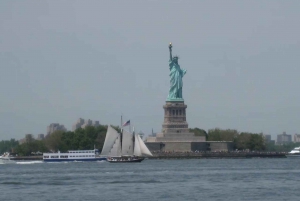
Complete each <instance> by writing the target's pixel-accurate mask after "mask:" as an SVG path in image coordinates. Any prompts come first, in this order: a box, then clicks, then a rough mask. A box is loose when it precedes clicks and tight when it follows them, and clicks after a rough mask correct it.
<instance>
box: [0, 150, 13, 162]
mask: <svg viewBox="0 0 300 201" xmlns="http://www.w3.org/2000/svg"><path fill="white" fill-rule="evenodd" d="M13 158H14V157H11V156H10V154H9V153H8V152H5V153H4V154H3V155H1V156H0V164H14V163H16V162H15V161H13V160H11V159H13Z"/></svg>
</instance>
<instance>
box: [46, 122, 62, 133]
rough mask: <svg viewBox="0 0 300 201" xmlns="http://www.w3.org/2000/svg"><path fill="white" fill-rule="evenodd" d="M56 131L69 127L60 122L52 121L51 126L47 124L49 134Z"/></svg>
mask: <svg viewBox="0 0 300 201" xmlns="http://www.w3.org/2000/svg"><path fill="white" fill-rule="evenodd" d="M54 131H67V129H66V128H65V126H64V125H61V124H58V123H52V124H50V125H49V126H47V135H50V134H51V133H53V132H54Z"/></svg>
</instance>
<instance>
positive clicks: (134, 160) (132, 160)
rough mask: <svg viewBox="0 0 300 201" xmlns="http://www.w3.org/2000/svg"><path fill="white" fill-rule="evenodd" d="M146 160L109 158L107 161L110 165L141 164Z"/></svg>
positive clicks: (139, 158)
mask: <svg viewBox="0 0 300 201" xmlns="http://www.w3.org/2000/svg"><path fill="white" fill-rule="evenodd" d="M144 159H145V158H141V157H138V158H137V157H108V158H107V159H106V160H107V161H108V162H110V163H140V162H142V161H143V160H144Z"/></svg>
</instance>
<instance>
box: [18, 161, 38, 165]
mask: <svg viewBox="0 0 300 201" xmlns="http://www.w3.org/2000/svg"><path fill="white" fill-rule="evenodd" d="M40 163H44V162H43V161H17V162H16V164H19V165H28V164H40Z"/></svg>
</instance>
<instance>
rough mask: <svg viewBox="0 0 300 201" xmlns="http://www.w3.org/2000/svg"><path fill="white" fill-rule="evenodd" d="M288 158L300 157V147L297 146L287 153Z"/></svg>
mask: <svg viewBox="0 0 300 201" xmlns="http://www.w3.org/2000/svg"><path fill="white" fill-rule="evenodd" d="M286 157H288V158H295V157H300V147H295V148H294V149H293V150H292V151H290V152H289V153H288V154H286Z"/></svg>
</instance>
